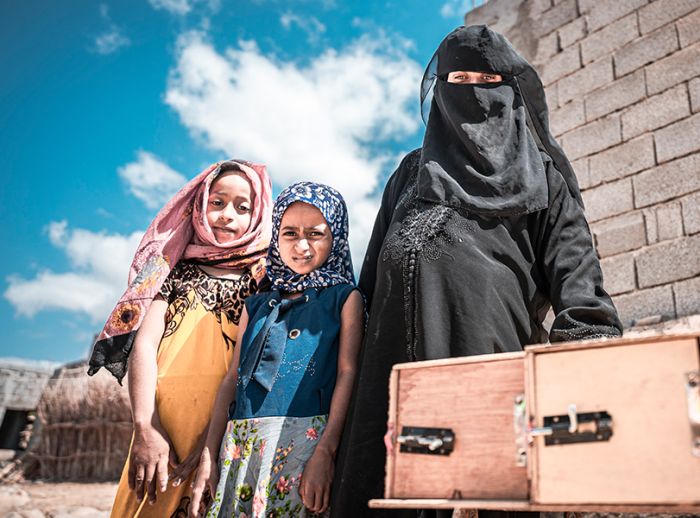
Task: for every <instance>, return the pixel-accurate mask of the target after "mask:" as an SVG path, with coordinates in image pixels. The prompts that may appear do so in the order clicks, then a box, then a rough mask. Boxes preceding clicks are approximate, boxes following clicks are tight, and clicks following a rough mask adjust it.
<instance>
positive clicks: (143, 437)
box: [129, 424, 177, 504]
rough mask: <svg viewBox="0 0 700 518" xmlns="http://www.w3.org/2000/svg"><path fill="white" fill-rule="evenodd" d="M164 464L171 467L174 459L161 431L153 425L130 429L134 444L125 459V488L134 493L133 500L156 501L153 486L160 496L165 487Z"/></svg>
mask: <svg viewBox="0 0 700 518" xmlns="http://www.w3.org/2000/svg"><path fill="white" fill-rule="evenodd" d="M168 463H170V464H172V465H175V464H176V463H177V457H176V455H175V450H174V448H173V447H172V444H171V443H170V437H168V434H167V432H166V431H165V429H164V428H163V427H162V426H160V425H159V424H157V425H155V426H150V425H149V426H144V427H137V428H135V429H134V443H133V445H132V446H131V455H130V459H129V488H130V489H131V490H132V491H136V499H137V500H138V501H139V502H140V501H141V500H143V497H144V493H145V492H146V491H148V501H149V502H150V503H151V504H153V503H155V501H156V486H157V487H158V489H160V492H161V493H163V492H165V490H166V489H167V488H168Z"/></svg>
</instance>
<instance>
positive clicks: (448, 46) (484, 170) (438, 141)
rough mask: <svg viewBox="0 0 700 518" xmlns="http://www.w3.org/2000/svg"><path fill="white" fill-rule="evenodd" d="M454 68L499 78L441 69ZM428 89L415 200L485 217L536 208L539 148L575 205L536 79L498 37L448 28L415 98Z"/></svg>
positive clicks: (542, 199)
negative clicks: (457, 78) (469, 80)
mask: <svg viewBox="0 0 700 518" xmlns="http://www.w3.org/2000/svg"><path fill="white" fill-rule="evenodd" d="M458 70H469V71H478V72H489V73H494V74H499V75H501V76H503V81H502V82H499V83H486V84H456V83H449V82H447V81H446V76H447V74H448V73H449V72H452V71H458ZM430 92H433V98H432V101H431V106H430V115H429V117H428V122H427V129H426V133H425V138H424V141H423V148H422V155H421V162H420V166H421V167H420V170H419V173H418V185H417V188H418V196H419V197H420V198H421V199H423V200H425V201H430V202H434V203H439V204H442V205H448V206H452V207H456V208H462V209H466V210H467V211H469V212H474V213H477V214H482V215H492V216H512V215H519V214H529V213H531V212H535V211H537V210H542V209H544V208H546V207H547V206H548V195H547V192H548V190H547V179H546V175H545V166H544V162H543V159H542V157H541V155H540V149H541V150H542V151H544V152H546V153H547V154H549V156H551V157H552V160H553V161H554V163H555V165H556V166H557V169H558V170H559V171H561V173H562V176H563V177H564V179H565V180H566V183H567V186H568V188H569V190H570V192H571V193H572V195H573V196H574V198H575V199H576V200H577V202H578V203H579V204H581V205H582V200H581V194H580V191H579V188H578V183H577V182H576V177H575V175H574V172H573V169H572V168H571V164H570V163H569V161H568V160H567V159H566V156H565V155H564V153H563V151H562V150H561V148H560V147H559V145H558V144H557V143H556V141H555V140H554V138H553V137H552V135H551V134H550V133H549V123H548V113H547V105H546V101H545V96H544V88H543V87H542V83H541V81H540V80H539V77H538V76H537V73H536V72H535V70H534V69H533V68H532V66H531V65H530V64H529V63H528V62H527V61H526V60H525V59H524V58H523V57H522V56H521V55H520V54H518V52H517V51H516V50H515V49H514V48H513V47H512V45H511V44H510V43H509V42H508V40H506V38H505V37H503V36H502V35H500V34H498V33H496V32H493V31H492V30H491V29H489V28H488V27H486V26H483V25H480V26H471V27H460V28H458V29H456V30H455V31H453V32H452V33H450V34H449V35H448V36H447V37H446V38H445V39H444V40H443V41H442V43H441V44H440V46H439V47H438V50H437V51H436V53H435V56H434V57H433V59H432V60H431V63H430V64H429V65H428V67H427V69H426V73H425V75H424V77H423V83H422V85H421V102H422V103H424V102H425V99H426V97H428V95H429V94H430Z"/></svg>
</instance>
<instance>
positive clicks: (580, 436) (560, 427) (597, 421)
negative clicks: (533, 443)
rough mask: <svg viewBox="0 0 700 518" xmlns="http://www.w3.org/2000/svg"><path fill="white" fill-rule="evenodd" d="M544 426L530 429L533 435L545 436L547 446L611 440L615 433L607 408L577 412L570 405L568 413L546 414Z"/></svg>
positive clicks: (573, 406) (574, 407) (574, 406)
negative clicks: (597, 410)
mask: <svg viewBox="0 0 700 518" xmlns="http://www.w3.org/2000/svg"><path fill="white" fill-rule="evenodd" d="M543 424H544V426H542V427H541V428H533V429H531V430H530V436H531V437H539V436H544V444H545V446H552V445H555V444H574V443H578V442H596V441H609V440H610V437H612V434H613V421H612V416H611V415H610V414H609V413H608V412H606V411H605V410H601V411H599V412H583V413H581V414H579V413H577V412H576V405H574V404H571V405H569V408H568V412H567V414H566V415H554V416H545V418H544V423H543Z"/></svg>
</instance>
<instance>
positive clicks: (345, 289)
mask: <svg viewBox="0 0 700 518" xmlns="http://www.w3.org/2000/svg"><path fill="white" fill-rule="evenodd" d="M355 290H357V291H358V292H359V289H358V287H357V286H355V285H354V284H335V285H333V286H328V287H327V288H323V289H322V290H321V291H320V293H319V295H318V298H319V301H321V302H323V303H324V305H327V306H329V307H330V308H332V310H333V311H334V312H335V313H338V314H340V312H341V311H342V309H343V306H344V305H345V302H346V301H347V300H348V297H349V296H350V294H351V293H352V292H353V291H355Z"/></svg>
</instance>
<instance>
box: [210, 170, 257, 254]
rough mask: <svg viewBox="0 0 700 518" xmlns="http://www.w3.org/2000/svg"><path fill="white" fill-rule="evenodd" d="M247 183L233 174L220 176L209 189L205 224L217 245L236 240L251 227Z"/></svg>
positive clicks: (251, 198)
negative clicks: (209, 228)
mask: <svg viewBox="0 0 700 518" xmlns="http://www.w3.org/2000/svg"><path fill="white" fill-rule="evenodd" d="M251 191H252V189H251V187H250V183H249V182H248V180H247V179H246V178H245V177H244V176H243V175H242V174H241V173H237V172H235V171H232V172H226V173H222V174H221V175H219V177H218V178H217V179H216V180H214V181H213V182H212V184H211V186H210V188H209V200H208V201H207V222H208V223H209V226H210V227H211V230H212V232H213V233H214V237H216V240H217V241H218V242H219V243H228V242H230V241H233V240H235V239H238V238H239V237H241V236H242V235H243V234H245V232H246V230H248V227H249V226H250V218H251V213H252V211H253V203H252V201H253V193H252V192H251Z"/></svg>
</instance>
